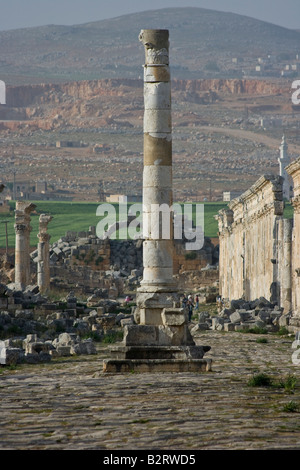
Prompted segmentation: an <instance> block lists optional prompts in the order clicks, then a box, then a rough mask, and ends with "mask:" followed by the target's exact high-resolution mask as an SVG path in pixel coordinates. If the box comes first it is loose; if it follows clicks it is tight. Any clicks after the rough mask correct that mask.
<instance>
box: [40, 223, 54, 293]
mask: <svg viewBox="0 0 300 470" xmlns="http://www.w3.org/2000/svg"><path fill="white" fill-rule="evenodd" d="M52 219H53V217H52V216H51V215H46V214H41V215H40V219H39V233H38V235H37V236H38V239H39V243H38V263H37V283H38V286H39V289H40V292H41V293H46V292H47V291H48V289H49V287H50V265H49V261H50V260H49V240H50V238H51V236H50V235H49V233H47V229H48V224H49V222H51V220H52Z"/></svg>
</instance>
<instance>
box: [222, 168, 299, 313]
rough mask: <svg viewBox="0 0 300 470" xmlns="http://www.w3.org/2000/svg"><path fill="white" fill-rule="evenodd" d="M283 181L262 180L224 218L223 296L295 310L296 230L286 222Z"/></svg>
mask: <svg viewBox="0 0 300 470" xmlns="http://www.w3.org/2000/svg"><path fill="white" fill-rule="evenodd" d="M282 185H283V178H282V177H281V176H275V177H274V176H262V177H261V178H259V180H258V181H257V182H256V183H255V184H254V185H253V186H252V187H251V188H250V189H249V190H248V191H246V192H245V193H243V194H242V196H240V197H239V198H238V199H235V200H233V201H232V202H231V203H230V204H229V206H228V209H225V210H222V211H220V212H219V214H218V216H217V219H218V223H219V237H220V259H219V272H220V277H219V281H220V295H221V296H222V297H223V298H225V299H229V300H233V299H240V298H243V299H245V300H254V299H257V298H259V297H265V298H266V299H267V300H269V301H271V302H274V303H278V305H281V306H282V307H284V309H285V312H286V313H287V312H289V311H290V310H291V274H290V265H291V229H292V224H291V222H290V221H288V220H285V219H284V218H283V210H284V202H283V187H282Z"/></svg>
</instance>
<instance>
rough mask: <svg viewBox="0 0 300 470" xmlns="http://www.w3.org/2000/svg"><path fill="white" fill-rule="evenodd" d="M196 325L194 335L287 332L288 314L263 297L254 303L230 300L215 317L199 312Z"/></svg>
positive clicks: (193, 329) (193, 330)
mask: <svg viewBox="0 0 300 470" xmlns="http://www.w3.org/2000/svg"><path fill="white" fill-rule="evenodd" d="M198 315H199V318H198V323H197V325H196V326H194V327H193V328H192V330H191V332H192V333H196V332H197V331H199V330H208V329H211V330H218V331H247V330H251V329H261V330H265V331H266V332H276V331H278V330H279V329H280V328H281V327H286V328H287V330H289V320H290V315H289V314H283V308H282V307H279V306H278V305H275V304H272V303H271V302H269V301H268V300H266V299H265V298H264V297H260V298H259V299H256V300H254V301H251V302H250V301H245V300H242V299H239V300H232V301H231V302H230V304H229V305H228V306H224V308H222V309H221V311H220V313H219V314H218V315H216V316H212V317H211V316H210V315H209V313H208V312H200V313H199V314H198Z"/></svg>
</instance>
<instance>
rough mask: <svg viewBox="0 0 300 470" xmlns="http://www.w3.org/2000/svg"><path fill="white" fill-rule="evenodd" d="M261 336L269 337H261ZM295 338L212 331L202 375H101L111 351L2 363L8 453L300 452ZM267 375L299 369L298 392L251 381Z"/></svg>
mask: <svg viewBox="0 0 300 470" xmlns="http://www.w3.org/2000/svg"><path fill="white" fill-rule="evenodd" d="M258 337H264V338H267V339H268V342H267V343H265V344H264V343H257V342H256V340H257V338H258ZM293 339H294V338H293V337H281V336H276V335H267V336H266V335H262V336H259V335H253V334H245V333H240V332H229V333H224V332H218V331H209V332H205V333H203V334H201V335H200V337H199V339H198V340H197V341H198V342H199V344H208V345H210V346H211V351H209V352H208V353H207V354H206V355H205V357H207V358H211V359H212V361H213V362H212V370H211V371H210V372H204V373H193V372H191V373H158V374H154V373H128V374H107V373H103V372H102V360H103V358H108V357H109V354H108V350H107V349H106V348H105V347H104V346H99V345H98V346H97V347H98V350H99V352H98V354H97V355H96V356H95V355H92V356H77V357H70V358H61V359H53V360H52V361H51V362H50V363H45V364H37V365H33V364H32V365H31V364H24V365H20V366H17V368H16V369H15V370H10V369H8V368H5V367H2V368H1V369H0V416H1V421H0V449H1V450H153V449H157V450H166V449H168V450H189V451H191V450H216V449H218V450H247V449H250V450H267V449H273V450H275V449H282V450H283V449H285V450H287V449H288V450H291V449H300V421H299V413H297V412H294V413H292V412H286V411H283V407H284V405H286V404H287V403H289V402H290V401H294V402H296V403H298V404H299V405H300V396H299V392H300V366H299V365H294V364H293V363H292V353H293V349H292V342H293ZM257 372H264V373H267V374H268V375H269V376H271V377H272V378H273V379H274V381H279V380H280V379H283V378H285V377H287V376H288V375H289V374H294V375H295V376H296V377H297V379H298V384H297V385H296V388H295V390H294V393H293V394H290V393H288V392H287V391H285V390H284V389H283V388H279V387H278V386H274V387H256V388H254V387H249V386H248V380H249V378H251V377H253V374H255V373H257Z"/></svg>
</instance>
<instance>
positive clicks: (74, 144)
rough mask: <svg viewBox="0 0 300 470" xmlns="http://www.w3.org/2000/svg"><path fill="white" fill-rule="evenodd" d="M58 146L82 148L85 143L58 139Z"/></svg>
mask: <svg viewBox="0 0 300 470" xmlns="http://www.w3.org/2000/svg"><path fill="white" fill-rule="evenodd" d="M56 147H57V148H64V147H67V148H80V147H84V144H83V143H82V142H76V141H71V140H70V141H67V140H58V141H57V142H56Z"/></svg>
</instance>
